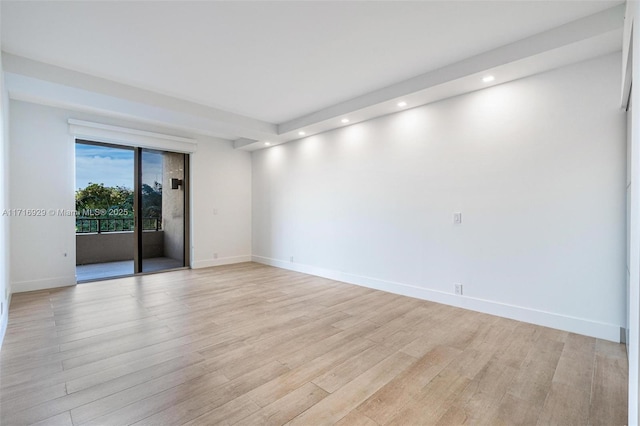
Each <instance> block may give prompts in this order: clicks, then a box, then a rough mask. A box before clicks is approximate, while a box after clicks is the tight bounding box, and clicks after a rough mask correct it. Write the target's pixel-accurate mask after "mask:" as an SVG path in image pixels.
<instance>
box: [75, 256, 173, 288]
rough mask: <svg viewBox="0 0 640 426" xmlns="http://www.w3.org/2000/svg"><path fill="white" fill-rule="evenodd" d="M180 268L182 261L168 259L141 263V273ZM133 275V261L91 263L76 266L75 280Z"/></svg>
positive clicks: (156, 259)
mask: <svg viewBox="0 0 640 426" xmlns="http://www.w3.org/2000/svg"><path fill="white" fill-rule="evenodd" d="M180 267H182V261H180V260H176V259H171V258H168V257H154V258H151V259H144V260H143V261H142V271H143V272H156V271H162V270H164V269H175V268H180ZM132 274H133V260H123V261H120V262H106V263H93V264H90V265H77V266H76V279H77V280H78V282H80V281H92V280H101V279H105V278H113V277H121V276H124V275H132Z"/></svg>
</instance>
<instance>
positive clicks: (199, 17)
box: [0, 0, 622, 123]
mask: <svg viewBox="0 0 640 426" xmlns="http://www.w3.org/2000/svg"><path fill="white" fill-rule="evenodd" d="M0 3H1V9H2V10H1V13H2V20H1V24H2V50H3V51H5V52H9V53H11V54H14V55H19V56H22V57H26V58H30V59H34V60H37V61H40V62H44V63H49V64H53V65H57V66H60V67H63V68H68V69H72V70H76V71H79V72H82V73H86V74H90V75H94V76H98V77H102V78H105V79H108V80H112V81H115V82H119V83H123V84H127V85H131V86H135V87H138V88H142V89H146V90H149V91H153V92H157V93H161V94H165V95H170V96H173V97H177V98H181V99H184V100H189V101H192V102H196V103H199V104H202V105H206V106H210V107H215V108H218V109H221V110H224V111H228V112H231V113H236V114H241V115H244V116H247V117H251V118H254V119H258V120H263V121H266V122H270V123H284V122H288V121H291V120H295V119H297V118H299V117H302V116H305V115H307V114H311V113H314V112H316V111H320V110H323V109H326V108H329V107H331V106H332V105H335V104H338V103H341V102H344V101H347V100H349V99H352V98H355V97H358V96H362V95H365V94H367V93H369V92H372V91H375V90H378V89H381V88H384V87H386V86H389V85H392V84H395V83H398V82H400V81H402V80H406V79H408V78H411V77H414V76H417V75H420V74H424V73H428V72H429V71H433V70H434V69H437V68H440V67H443V66H446V65H449V64H452V63H455V62H457V61H460V60H463V59H465V58H468V57H470V56H473V55H477V54H480V53H483V52H486V51H488V50H491V49H494V48H497V47H500V46H503V45H506V44H509V43H512V42H515V41H517V40H520V39H523V38H525V37H528V36H532V35H534V34H537V33H540V32H544V31H547V30H550V29H552V28H554V27H557V26H560V25H562V24H565V23H567V22H570V21H573V20H576V19H579V18H582V17H585V16H588V15H591V14H594V13H597V12H599V11H602V10H604V9H607V8H610V7H612V6H615V5H617V4H620V3H622V2H620V1H550V2H545V1H532V2H528V1H468V2H463V1H425V2H399V1H391V2H345V1H340V2H326V1H323V2H309V1H300V2H293V1H290V2H264V1H263V2H213V1H211V2H209V1H199V2H186V1H176V2H173V1H150V2H120V1H112V2H93V1H92V2H80V1H72V2H35V1H33V2H32V1H6V0H4V1H2V2H0Z"/></svg>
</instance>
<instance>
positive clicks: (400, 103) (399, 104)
mask: <svg viewBox="0 0 640 426" xmlns="http://www.w3.org/2000/svg"><path fill="white" fill-rule="evenodd" d="M398 106H399V107H400V108H402V107H406V106H407V103H406V102H405V101H402V102H398Z"/></svg>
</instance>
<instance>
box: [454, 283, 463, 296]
mask: <svg viewBox="0 0 640 426" xmlns="http://www.w3.org/2000/svg"><path fill="white" fill-rule="evenodd" d="M453 287H454V288H455V291H456V294H457V295H458V296H462V284H460V283H455V284H454V285H453Z"/></svg>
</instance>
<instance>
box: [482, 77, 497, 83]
mask: <svg viewBox="0 0 640 426" xmlns="http://www.w3.org/2000/svg"><path fill="white" fill-rule="evenodd" d="M495 79H496V78H495V77H494V76H492V75H488V76H486V77H483V78H482V81H484V82H485V83H491V82H492V81H493V80H495Z"/></svg>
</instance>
